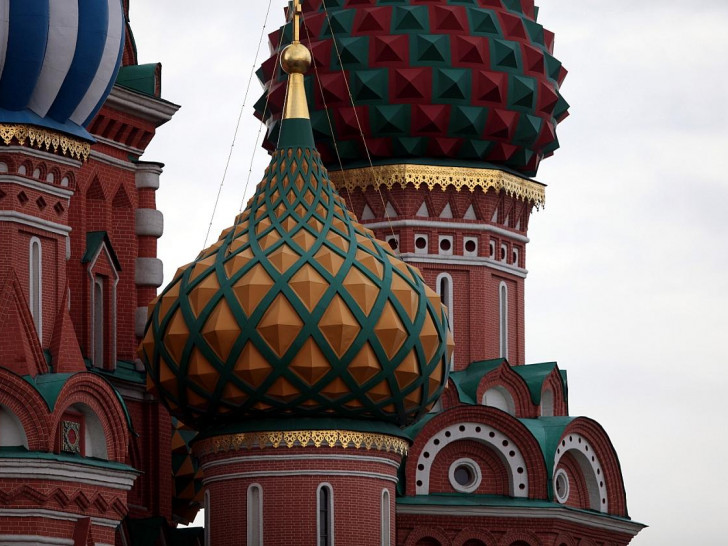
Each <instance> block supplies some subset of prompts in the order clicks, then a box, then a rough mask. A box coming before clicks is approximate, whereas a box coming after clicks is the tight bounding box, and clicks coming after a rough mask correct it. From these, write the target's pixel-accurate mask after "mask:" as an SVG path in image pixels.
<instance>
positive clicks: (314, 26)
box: [256, 0, 568, 176]
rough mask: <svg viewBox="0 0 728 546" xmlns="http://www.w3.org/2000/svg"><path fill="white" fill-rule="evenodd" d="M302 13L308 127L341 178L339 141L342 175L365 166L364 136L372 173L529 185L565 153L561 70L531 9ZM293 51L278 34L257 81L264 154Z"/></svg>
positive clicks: (407, 3)
mask: <svg viewBox="0 0 728 546" xmlns="http://www.w3.org/2000/svg"><path fill="white" fill-rule="evenodd" d="M302 4H303V15H304V18H303V27H304V28H303V29H302V30H301V41H302V42H303V43H304V44H305V45H307V46H308V47H309V49H311V51H312V53H313V58H314V66H313V70H311V71H310V72H309V74H307V75H306V89H307V94H308V96H309V104H310V105H311V110H312V111H311V121H312V124H313V128H314V135H315V138H316V145H317V147H318V149H319V151H320V153H321V155H322V157H323V160H324V162H325V163H326V165H327V166H328V167H329V168H331V169H338V168H339V162H338V158H337V155H336V150H335V148H334V142H335V143H336V146H337V148H338V153H339V155H340V157H341V161H342V163H343V166H344V168H346V167H359V166H364V165H366V164H367V162H366V157H367V156H366V151H365V150H364V147H363V142H362V133H363V135H364V137H365V138H366V145H367V148H368V151H369V154H370V155H371V158H372V160H373V161H374V163H375V164H376V163H393V162H407V161H409V162H417V161H418V160H419V161H422V160H425V161H431V160H433V159H434V160H435V161H437V160H443V161H450V162H453V161H454V164H456V165H469V166H477V164H487V165H484V166H502V167H505V168H508V169H512V170H515V171H517V172H519V173H521V174H524V175H526V176H535V174H536V171H537V169H538V165H539V162H540V161H541V160H542V159H543V158H544V157H548V156H550V155H551V154H553V152H554V150H556V149H557V148H558V147H559V144H558V139H557V137H556V126H557V124H558V123H559V122H560V121H562V120H563V119H564V118H565V117H566V116H567V115H568V112H567V111H568V104H567V103H566V101H565V100H564V99H563V97H562V96H561V94H560V92H559V87H560V85H561V83H562V81H563V79H564V77H565V76H566V70H565V69H564V68H563V67H562V65H561V63H560V62H559V61H558V60H557V59H556V58H555V57H554V56H553V45H554V35H553V34H552V33H551V32H549V31H548V30H546V29H544V28H543V27H542V26H541V25H540V24H539V23H538V22H537V15H538V8H537V7H536V6H534V2H533V0H449V1H445V0H429V1H427V0H326V1H325V2H323V1H322V0H303V2H302ZM290 40H291V26H290V24H288V25H286V26H284V27H282V28H281V29H280V30H279V31H277V32H274V33H273V34H271V35H270V42H271V47H272V50H273V54H272V56H271V58H270V59H269V60H267V61H266V62H265V63H263V65H262V67H261V68H260V70H259V71H258V77H259V78H260V79H261V81H262V82H263V83H264V84H265V86H266V94H264V96H263V97H262V98H261V99H260V100H259V101H258V103H257V104H256V115H257V116H258V118H260V119H262V120H263V121H265V122H266V123H267V125H268V134H267V139H266V141H265V144H264V146H265V147H266V148H267V149H269V150H272V149H274V148H275V142H276V139H277V136H278V131H279V125H280V119H281V111H282V109H283V102H284V98H285V74H283V73H282V72H281V70H280V69H279V68H278V67H277V65H276V58H277V56H278V54H279V52H280V50H281V49H282V47H284V46H285V45H286V44H288V43H289V42H290ZM339 59H341V61H339ZM349 92H351V97H352V98H353V104H354V105H355V106H352V99H351V98H350V96H349ZM327 111H328V116H327ZM329 117H330V121H331V124H329ZM360 126H361V132H360Z"/></svg>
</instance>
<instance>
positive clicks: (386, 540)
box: [382, 489, 392, 546]
mask: <svg viewBox="0 0 728 546" xmlns="http://www.w3.org/2000/svg"><path fill="white" fill-rule="evenodd" d="M391 536H392V525H391V510H390V505H389V491H387V490H386V489H385V490H383V491H382V546H391V540H390V539H391Z"/></svg>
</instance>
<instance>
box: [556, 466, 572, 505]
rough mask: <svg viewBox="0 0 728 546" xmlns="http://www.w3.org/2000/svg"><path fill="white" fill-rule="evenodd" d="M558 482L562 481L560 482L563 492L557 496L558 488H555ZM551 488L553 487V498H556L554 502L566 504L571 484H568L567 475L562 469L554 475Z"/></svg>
mask: <svg viewBox="0 0 728 546" xmlns="http://www.w3.org/2000/svg"><path fill="white" fill-rule="evenodd" d="M559 480H562V482H563V484H564V491H563V493H561V494H559V488H558V487H556V484H557V483H558V482H559ZM553 486H554V497H555V498H556V500H557V501H558V502H559V503H560V504H566V501H567V500H569V493H570V491H571V484H570V483H569V475H568V474H567V473H566V471H565V470H564V469H563V468H559V469H558V470H557V471H556V472H555V473H554V480H553Z"/></svg>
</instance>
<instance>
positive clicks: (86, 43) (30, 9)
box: [0, 0, 124, 139]
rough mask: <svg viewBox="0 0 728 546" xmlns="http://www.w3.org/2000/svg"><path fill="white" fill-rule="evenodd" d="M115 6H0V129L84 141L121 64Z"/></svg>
mask: <svg viewBox="0 0 728 546" xmlns="http://www.w3.org/2000/svg"><path fill="white" fill-rule="evenodd" d="M121 2H122V0H0V123H19V124H21V123H22V124H32V125H39V126H42V127H45V128H48V129H51V130H54V131H61V132H64V133H68V134H70V135H73V136H77V137H81V138H86V139H90V138H91V137H90V135H89V133H88V132H87V131H86V129H85V128H84V127H85V126H86V125H88V123H90V121H91V120H92V119H93V117H94V116H95V115H96V113H97V112H98V110H99V109H100V108H101V105H102V104H103V103H104V100H106V97H107V96H108V94H109V93H110V92H111V87H112V86H113V84H114V81H115V80H116V75H117V73H118V71H119V66H120V64H121V57H122V53H123V49H124V13H123V7H122V5H121Z"/></svg>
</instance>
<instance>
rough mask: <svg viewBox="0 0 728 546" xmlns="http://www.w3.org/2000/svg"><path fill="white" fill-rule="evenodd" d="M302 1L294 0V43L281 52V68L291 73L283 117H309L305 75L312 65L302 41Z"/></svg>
mask: <svg viewBox="0 0 728 546" xmlns="http://www.w3.org/2000/svg"><path fill="white" fill-rule="evenodd" d="M302 11H303V10H302V9H301V2H300V0H293V10H292V12H293V15H292V19H293V43H292V44H290V45H289V46H287V47H286V48H285V49H284V50H283V52H282V53H281V68H283V70H284V71H285V72H286V74H288V75H289V77H288V96H287V97H286V107H285V109H284V110H283V119H296V118H298V119H301V118H303V119H309V113H308V103H307V101H306V90H305V88H304V86H303V75H304V74H305V73H306V72H308V69H309V68H310V67H311V52H310V51H309V50H308V48H307V47H306V46H305V45H303V44H302V43H301V39H300V38H301V13H302Z"/></svg>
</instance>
